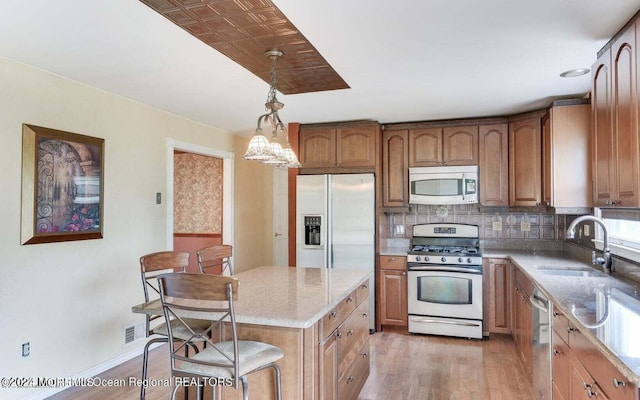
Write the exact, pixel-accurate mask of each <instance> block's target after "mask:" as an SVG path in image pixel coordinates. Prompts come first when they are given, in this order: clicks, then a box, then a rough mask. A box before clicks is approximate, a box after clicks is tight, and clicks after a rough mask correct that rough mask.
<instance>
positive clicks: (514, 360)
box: [50, 331, 533, 400]
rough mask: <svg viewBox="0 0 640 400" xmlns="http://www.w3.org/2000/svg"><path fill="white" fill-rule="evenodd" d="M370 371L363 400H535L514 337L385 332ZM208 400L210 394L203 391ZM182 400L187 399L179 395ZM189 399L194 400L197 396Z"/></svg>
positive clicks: (89, 391)
mask: <svg viewBox="0 0 640 400" xmlns="http://www.w3.org/2000/svg"><path fill="white" fill-rule="evenodd" d="M370 343H371V373H370V375H369V379H368V380H367V382H366V384H365V386H364V388H363V389H362V392H361V393H360V397H359V399H360V400H387V399H406V400H472V399H473V400H480V399H482V400H485V399H486V400H489V399H490V400H532V399H533V391H532V389H531V381H530V380H529V379H528V378H527V375H526V374H525V371H524V368H523V365H522V362H521V361H520V358H519V356H518V354H517V352H516V347H515V344H514V342H513V340H512V339H511V337H510V336H506V335H492V336H491V339H488V340H486V339H485V340H467V339H458V338H447V337H437V336H424V335H409V334H407V333H406V332H404V333H403V332H397V331H384V332H378V333H376V334H374V335H372V336H371V339H370ZM141 363H142V360H141V357H136V358H134V359H132V360H130V361H127V362H126V363H124V364H122V365H120V366H118V367H116V368H113V369H111V370H109V371H106V372H104V373H103V374H101V375H100V377H102V378H105V379H116V378H124V379H128V378H129V377H136V378H138V377H139V375H140V368H141ZM168 365H169V361H168V355H167V348H166V347H165V346H161V347H159V348H157V349H155V350H153V351H152V352H151V358H150V362H149V366H150V369H149V377H150V378H153V379H167V378H168V376H169V368H168ZM139 393H140V389H139V388H138V387H137V386H132V387H123V388H71V389H67V390H65V391H64V392H61V393H59V394H57V395H55V396H52V397H50V399H55V400H67V399H79V400H84V399H86V400H89V399H91V400H93V399H101V400H111V399H113V400H116V399H118V400H120V399H137V398H138V397H139ZM169 393H170V389H169V388H166V387H152V388H148V389H147V396H146V398H147V400H157V399H168V398H169ZM205 395H206V396H207V397H205V398H210V397H209V396H210V394H207V393H205ZM177 398H178V399H181V398H183V397H182V395H181V394H180V393H179V396H177ZM190 398H192V399H194V398H195V392H194V393H193V394H192V395H191V394H190Z"/></svg>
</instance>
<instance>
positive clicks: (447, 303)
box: [407, 224, 483, 338]
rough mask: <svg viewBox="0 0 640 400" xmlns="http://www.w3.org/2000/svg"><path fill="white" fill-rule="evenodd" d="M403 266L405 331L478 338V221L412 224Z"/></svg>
mask: <svg viewBox="0 0 640 400" xmlns="http://www.w3.org/2000/svg"><path fill="white" fill-rule="evenodd" d="M407 269H408V271H407V300H408V304H407V308H408V311H409V332H411V333H425V334H433V335H447V336H460V337H468V338H482V304H483V299H482V290H483V289H482V288H483V285H482V280H483V279H482V272H483V271H482V255H481V254H480V239H479V236H478V226H477V225H465V224H421V225H414V226H413V238H412V239H411V251H409V252H408V253H407Z"/></svg>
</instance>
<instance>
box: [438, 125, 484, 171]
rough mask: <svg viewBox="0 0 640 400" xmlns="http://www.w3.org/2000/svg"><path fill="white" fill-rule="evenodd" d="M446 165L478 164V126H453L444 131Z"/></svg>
mask: <svg viewBox="0 0 640 400" xmlns="http://www.w3.org/2000/svg"><path fill="white" fill-rule="evenodd" d="M442 162H443V164H444V165H478V126H477V125H471V126H455V127H454V126H452V127H446V128H444V130H443V131H442Z"/></svg>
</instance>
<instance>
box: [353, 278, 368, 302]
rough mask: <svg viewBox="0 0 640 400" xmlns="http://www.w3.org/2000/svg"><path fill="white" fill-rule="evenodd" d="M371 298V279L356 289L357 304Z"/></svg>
mask: <svg viewBox="0 0 640 400" xmlns="http://www.w3.org/2000/svg"><path fill="white" fill-rule="evenodd" d="M368 298H369V281H366V282H364V283H363V284H362V285H360V286H358V288H357V289H356V299H357V305H360V304H361V303H362V302H363V301H364V300H366V299H368Z"/></svg>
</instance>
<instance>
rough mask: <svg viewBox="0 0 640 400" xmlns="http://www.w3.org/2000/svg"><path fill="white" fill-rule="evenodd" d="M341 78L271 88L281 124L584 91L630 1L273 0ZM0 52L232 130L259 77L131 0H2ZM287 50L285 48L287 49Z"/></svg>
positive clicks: (250, 107) (463, 109)
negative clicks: (332, 87) (340, 83)
mask: <svg viewBox="0 0 640 400" xmlns="http://www.w3.org/2000/svg"><path fill="white" fill-rule="evenodd" d="M274 2H275V4H276V5H277V6H278V7H279V8H280V10H281V11H282V12H283V13H284V14H285V15H286V16H287V17H288V18H289V19H290V20H291V22H293V24H294V25H296V27H297V28H298V29H299V30H300V31H301V32H302V33H303V34H304V35H305V36H306V38H307V39H308V40H309V41H310V42H311V43H312V44H313V45H314V46H315V47H316V48H317V49H318V50H319V51H320V53H321V54H322V55H323V56H324V58H325V59H326V60H327V61H328V62H329V64H331V65H332V66H333V67H334V68H335V70H336V71H337V72H338V74H340V75H341V76H342V78H344V79H345V81H346V82H347V83H348V84H349V86H351V89H345V90H337V91H330V92H320V93H307V94H296V95H288V96H284V95H279V96H278V97H279V99H280V100H281V101H282V102H284V103H285V105H286V106H285V108H284V109H283V110H282V111H281V116H282V118H283V119H284V120H285V121H286V122H301V123H311V122H328V121H342V120H354V119H375V120H378V121H380V122H383V123H385V122H403V121H418V120H432V119H444V118H459V117H480V116H491V115H502V114H512V113H517V112H522V111H528V110H533V109H536V108H541V107H544V106H546V105H548V103H549V101H550V100H551V99H552V98H554V97H566V96H583V95H584V94H585V93H587V92H588V91H589V86H590V77H589V75H586V76H583V77H579V78H571V79H567V78H560V77H559V74H560V72H562V71H565V70H568V69H571V68H578V67H590V66H591V64H592V63H593V62H594V61H595V59H596V52H597V51H598V50H599V49H600V48H601V47H602V46H603V45H604V44H605V43H606V42H607V41H608V40H609V39H610V38H611V37H612V36H613V35H614V34H615V33H616V32H617V31H618V29H620V28H621V27H622V26H623V24H624V23H625V22H626V21H628V20H629V19H630V18H631V17H632V16H633V15H634V13H635V12H637V11H638V10H639V9H640V0H606V1H603V0H536V1H526V0H455V1H452V0H395V1H389V0H385V1H382V0H368V1H363V0H360V1H356V0H322V1H313V2H311V1H304V0H274ZM1 6H2V8H1V9H0V10H1V12H0V56H4V57H7V58H11V59H14V60H18V61H21V62H24V63H26V64H30V65H33V66H36V67H38V68H41V69H44V70H47V71H50V72H53V73H55V74H58V75H61V76H63V77H66V78H69V79H72V80H76V81H79V82H82V83H85V84H87V85H90V86H93V87H97V88H100V89H103V90H106V91H108V92H112V93H116V94H119V95H122V96H125V97H128V98H132V99H135V100H137V101H140V102H142V103H145V104H149V105H151V106H154V107H157V108H160V109H163V110H167V111H170V112H172V113H175V114H178V115H181V116H184V117H186V118H189V119H192V120H196V121H199V122H202V123H204V124H207V125H211V126H214V127H218V128H221V129H224V130H227V131H230V132H234V133H240V134H249V133H251V131H252V129H253V126H254V124H255V122H256V119H257V117H258V115H259V114H261V113H262V112H263V111H264V106H263V104H264V101H265V100H266V97H267V92H268V85H267V84H266V83H265V82H263V81H261V80H260V79H259V78H257V77H256V76H254V75H253V74H251V73H250V72H248V71H246V70H245V69H243V68H242V67H240V66H238V65H236V64H235V63H233V62H232V61H231V60H229V59H227V58H226V57H225V56H223V55H221V54H220V53H218V52H217V51H215V50H213V49H211V48H210V47H208V46H206V45H204V44H203V43H201V42H200V41H199V40H197V39H195V38H194V37H192V36H190V35H189V34H188V33H186V32H185V31H183V30H182V29H180V28H178V27H177V26H175V25H174V24H173V23H171V22H170V21H169V20H167V19H165V18H164V17H162V16H160V15H159V14H157V13H156V12H155V11H153V10H151V9H150V8H148V7H147V6H145V5H144V4H142V3H140V2H139V1H137V0H55V1H54V0H28V1H25V0H3V1H2V4H1ZM285 57H286V55H285Z"/></svg>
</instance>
